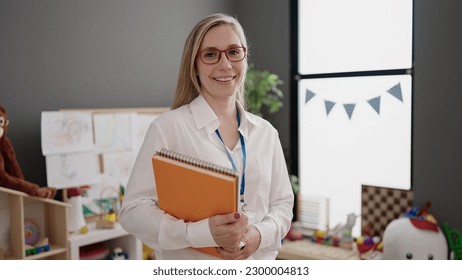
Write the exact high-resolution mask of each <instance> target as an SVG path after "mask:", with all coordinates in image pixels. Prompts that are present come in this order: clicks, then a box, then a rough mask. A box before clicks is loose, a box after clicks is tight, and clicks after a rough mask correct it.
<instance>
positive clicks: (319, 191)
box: [292, 0, 412, 235]
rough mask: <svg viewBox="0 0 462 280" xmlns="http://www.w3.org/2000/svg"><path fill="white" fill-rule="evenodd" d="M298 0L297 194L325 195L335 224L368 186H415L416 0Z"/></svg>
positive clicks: (358, 202) (358, 205)
mask: <svg viewBox="0 0 462 280" xmlns="http://www.w3.org/2000/svg"><path fill="white" fill-rule="evenodd" d="M294 2H296V5H297V7H296V8H295V7H294V6H293V8H292V10H293V11H294V10H296V11H297V16H296V18H297V20H296V22H294V23H293V24H295V25H296V26H295V28H296V29H297V30H298V32H297V34H296V35H295V37H296V39H295V40H293V41H292V42H293V43H296V49H297V50H296V54H295V55H293V56H292V57H293V64H295V65H296V69H295V70H294V69H293V70H292V71H293V72H292V74H293V75H294V76H295V77H296V79H294V80H295V81H294V85H293V86H292V89H295V91H294V92H296V93H297V95H298V98H297V101H296V108H293V109H294V110H292V111H295V112H297V113H296V115H293V116H292V120H295V123H297V127H298V130H297V131H296V132H295V133H293V137H295V138H296V141H297V145H296V146H297V147H296V149H293V151H295V154H296V156H295V161H296V162H297V163H298V175H299V179H300V191H301V194H305V195H313V196H321V197H328V198H329V205H330V209H329V214H330V217H329V218H330V225H331V226H335V225H336V224H338V223H345V222H346V217H347V215H348V213H355V214H360V211H361V185H362V184H368V185H377V186H384V187H393V188H399V189H410V187H411V131H412V124H411V120H412V0H380V1H379V0H377V1H368V0H298V1H297V0H295V1H294ZM294 5H295V4H294ZM293 50H294V49H293ZM294 60H295V61H294ZM292 104H294V103H292ZM295 109H296V110H295ZM293 114H294V113H293ZM292 143H294V142H292ZM293 154H294V153H293ZM357 224H359V220H358V221H357ZM354 231H355V232H353V234H354V235H359V233H360V232H359V231H360V228H359V226H357V227H355V229H354Z"/></svg>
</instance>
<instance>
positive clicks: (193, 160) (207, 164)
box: [156, 148, 238, 177]
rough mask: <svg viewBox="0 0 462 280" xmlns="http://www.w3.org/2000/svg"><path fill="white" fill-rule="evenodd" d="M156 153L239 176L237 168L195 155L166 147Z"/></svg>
mask: <svg viewBox="0 0 462 280" xmlns="http://www.w3.org/2000/svg"><path fill="white" fill-rule="evenodd" d="M156 154H158V155H161V156H164V157H167V158H170V159H173V160H178V161H180V162H183V163H187V164H191V165H193V166H197V167H201V168H205V169H207V170H211V171H215V172H218V173H221V174H225V175H229V176H235V177H237V176H238V173H237V171H236V170H234V169H231V168H228V167H224V166H220V165H218V164H214V163H211V162H207V161H205V160H200V159H197V158H194V157H190V156H187V155H184V154H180V153H177V152H174V151H171V150H168V149H165V148H162V149H161V150H160V151H157V152H156Z"/></svg>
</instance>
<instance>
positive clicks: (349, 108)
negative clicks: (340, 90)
mask: <svg viewBox="0 0 462 280" xmlns="http://www.w3.org/2000/svg"><path fill="white" fill-rule="evenodd" d="M387 92H388V93H389V94H391V95H393V96H394V97H395V98H396V99H398V100H400V101H401V102H403V95H402V92H401V83H397V84H396V85H394V86H393V87H391V88H390V89H389V90H387ZM315 96H316V93H314V92H313V91H311V90H309V89H306V90H305V104H306V103H308V102H309V101H310V100H311V99H312V98H313V97H315ZM381 97H382V96H381V95H379V96H377V97H374V98H371V99H369V100H367V103H369V105H370V106H371V107H372V109H374V111H375V112H376V113H377V114H378V115H380V99H381ZM335 104H337V103H336V102H334V101H330V100H326V99H324V106H325V108H326V116H329V114H330V112H331V111H332V108H333V107H334V106H335ZM356 104H357V103H345V104H343V107H344V108H345V111H346V113H347V115H348V118H350V120H351V117H352V116H353V112H354V110H355V107H356Z"/></svg>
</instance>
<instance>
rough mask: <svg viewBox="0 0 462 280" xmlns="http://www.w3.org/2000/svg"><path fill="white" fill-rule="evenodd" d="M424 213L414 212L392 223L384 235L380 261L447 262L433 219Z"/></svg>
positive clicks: (428, 206) (425, 210)
mask: <svg viewBox="0 0 462 280" xmlns="http://www.w3.org/2000/svg"><path fill="white" fill-rule="evenodd" d="M428 208H430V203H427V204H426V205H425V207H424V208H423V209H419V208H413V209H412V210H410V211H409V212H407V213H405V214H404V215H402V216H401V217H400V218H398V219H396V220H393V221H392V222H391V223H390V224H388V226H387V227H386V229H385V231H384V233H383V259H386V260H404V259H409V260H446V259H448V246H447V243H446V238H445V237H444V234H443V232H442V230H441V229H440V228H439V227H438V224H437V223H436V219H435V218H434V217H433V216H432V215H430V214H428V213H427V210H428Z"/></svg>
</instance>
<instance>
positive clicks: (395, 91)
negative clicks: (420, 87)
mask: <svg viewBox="0 0 462 280" xmlns="http://www.w3.org/2000/svg"><path fill="white" fill-rule="evenodd" d="M387 92H388V93H389V94H391V95H393V96H394V97H396V98H397V99H399V100H400V101H401V102H403V95H402V94H401V83H397V84H396V85H394V86H393V87H392V88H391V89H389V90H387Z"/></svg>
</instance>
